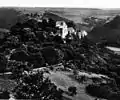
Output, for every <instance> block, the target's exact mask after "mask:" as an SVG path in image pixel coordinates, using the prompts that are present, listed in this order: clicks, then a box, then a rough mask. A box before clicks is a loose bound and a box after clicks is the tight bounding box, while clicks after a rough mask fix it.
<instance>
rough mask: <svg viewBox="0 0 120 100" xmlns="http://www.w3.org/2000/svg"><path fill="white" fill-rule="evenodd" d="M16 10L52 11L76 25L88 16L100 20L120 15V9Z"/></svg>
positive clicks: (24, 9) (27, 10) (22, 9)
mask: <svg viewBox="0 0 120 100" xmlns="http://www.w3.org/2000/svg"><path fill="white" fill-rule="evenodd" d="M15 9H16V10H19V11H22V12H24V13H35V12H37V13H43V12H44V11H50V12H53V13H56V14H57V15H60V16H61V17H64V18H67V19H69V20H72V21H74V22H76V23H80V22H81V21H83V18H85V17H88V16H96V17H100V18H106V17H109V16H115V15H118V14H120V9H112V10H111V9H108V10H104V9H93V8H50V7H35V8H32V7H24V8H22V7H21V8H17V7H16V8H15Z"/></svg>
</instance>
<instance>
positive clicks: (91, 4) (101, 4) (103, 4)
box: [0, 0, 120, 9]
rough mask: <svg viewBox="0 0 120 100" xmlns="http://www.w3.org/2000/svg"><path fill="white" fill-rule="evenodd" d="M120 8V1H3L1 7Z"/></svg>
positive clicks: (0, 2)
mask: <svg viewBox="0 0 120 100" xmlns="http://www.w3.org/2000/svg"><path fill="white" fill-rule="evenodd" d="M8 6H9V7H17V6H18V7H79V8H103V9H106V8H120V0H1V1H0V7H8Z"/></svg>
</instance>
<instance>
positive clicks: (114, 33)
mask: <svg viewBox="0 0 120 100" xmlns="http://www.w3.org/2000/svg"><path fill="white" fill-rule="evenodd" d="M88 37H89V38H90V39H91V40H93V41H94V42H100V41H101V38H104V39H106V40H107V42H108V43H109V44H110V43H112V44H116V43H118V44H119V39H120V16H116V17H114V18H113V19H112V20H110V21H109V22H107V23H105V24H104V25H102V26H100V27H95V28H93V30H92V31H91V32H90V33H89V35H88Z"/></svg>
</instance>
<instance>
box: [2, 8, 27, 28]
mask: <svg viewBox="0 0 120 100" xmlns="http://www.w3.org/2000/svg"><path fill="white" fill-rule="evenodd" d="M24 19H25V16H24V15H23V14H22V13H21V12H20V11H17V10H15V9H14V8H0V28H6V29H9V28H10V27H11V26H13V25H14V24H16V22H17V21H22V20H24Z"/></svg>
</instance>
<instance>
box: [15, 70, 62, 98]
mask: <svg viewBox="0 0 120 100" xmlns="http://www.w3.org/2000/svg"><path fill="white" fill-rule="evenodd" d="M13 93H14V96H15V98H16V99H39V100H62V91H60V90H57V86H56V85H55V84H53V83H51V81H50V80H49V79H48V78H44V76H43V73H42V72H36V73H33V72H31V73H29V74H25V75H24V76H23V77H22V78H21V79H20V80H19V82H18V85H17V87H16V88H15V89H14V90H13Z"/></svg>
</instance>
